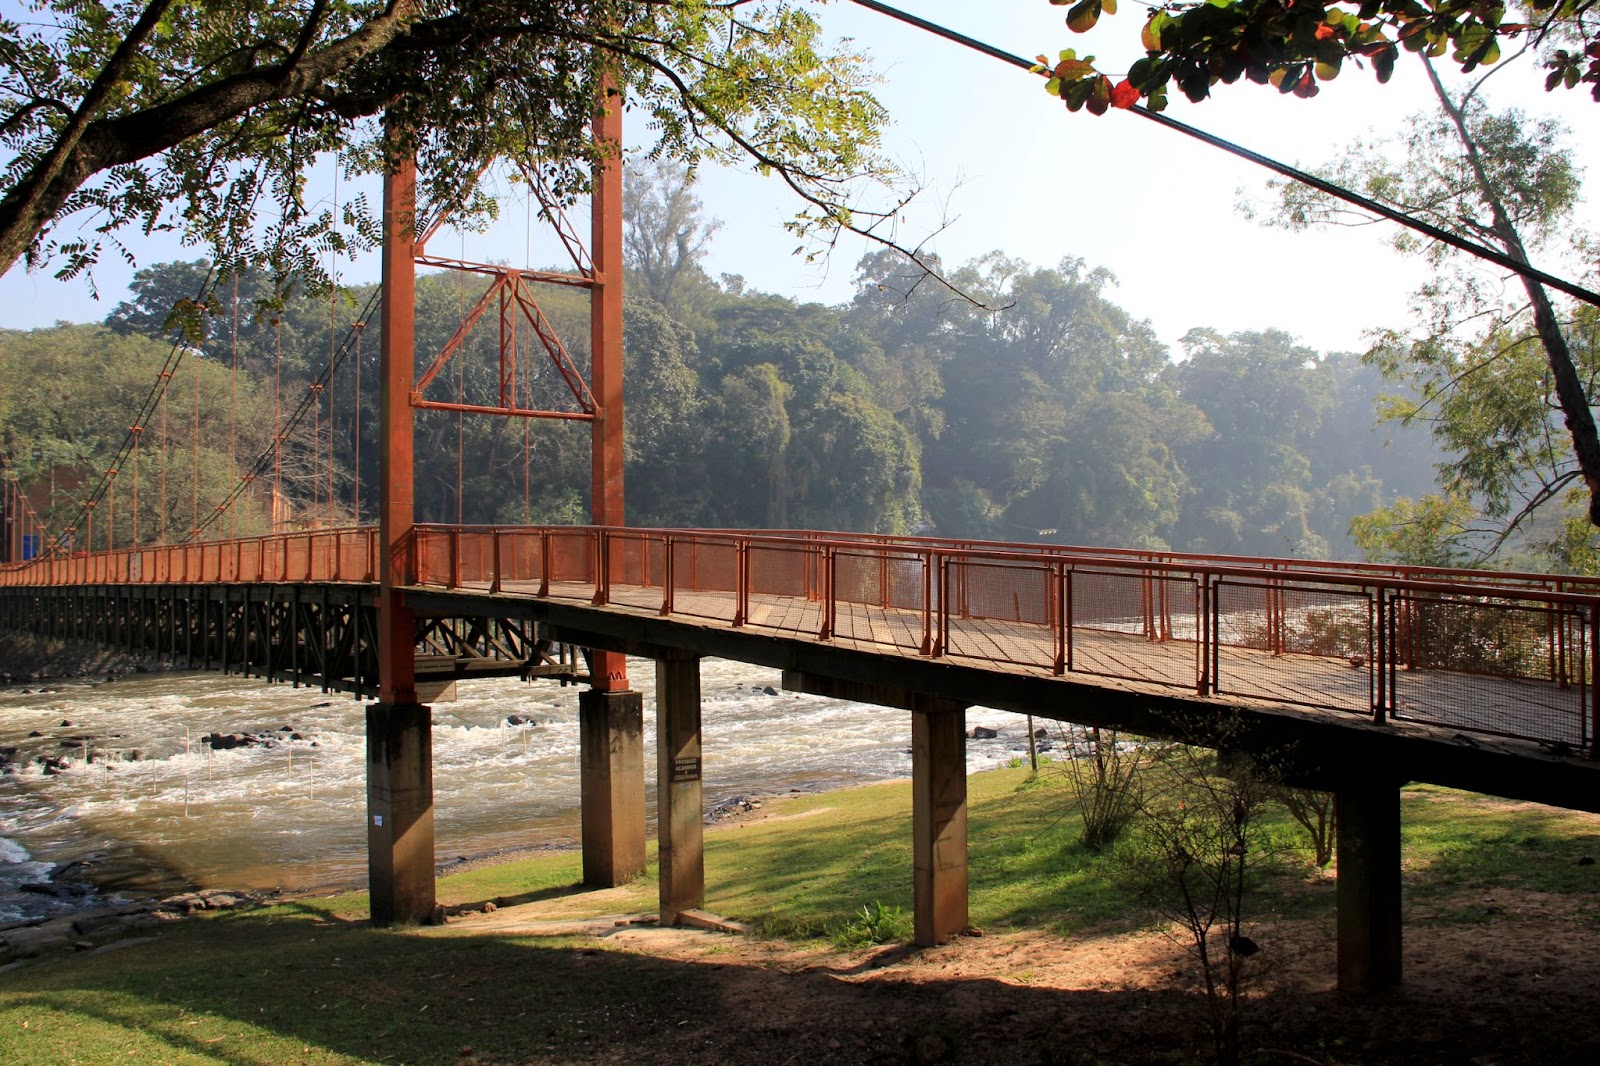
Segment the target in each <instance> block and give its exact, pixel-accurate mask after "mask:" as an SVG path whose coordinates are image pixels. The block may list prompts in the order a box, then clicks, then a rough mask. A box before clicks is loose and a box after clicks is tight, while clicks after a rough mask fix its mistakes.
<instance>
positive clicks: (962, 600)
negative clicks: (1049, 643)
mask: <svg viewBox="0 0 1600 1066" xmlns="http://www.w3.org/2000/svg"><path fill="white" fill-rule="evenodd" d="M1054 573H1055V570H1054V568H1053V567H1052V566H1050V565H1049V564H1048V563H1043V562H1022V561H1011V560H988V559H961V558H956V559H952V560H951V561H950V563H949V566H948V568H947V578H946V580H945V591H946V592H947V593H948V601H947V602H948V603H949V610H950V616H951V618H952V619H954V618H956V617H958V616H959V617H961V618H974V619H985V620H992V621H1000V622H1027V623H1030V624H1032V625H1042V626H1047V625H1050V624H1051V622H1053V621H1054V619H1055V611H1054V603H1053V599H1054V596H1053V593H1052V591H1051V585H1052V578H1053V575H1054Z"/></svg>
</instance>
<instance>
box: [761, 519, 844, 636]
mask: <svg viewBox="0 0 1600 1066" xmlns="http://www.w3.org/2000/svg"><path fill="white" fill-rule="evenodd" d="M824 567H825V562H824V555H823V553H822V550H821V549H820V548H819V547H817V546H816V545H813V544H763V543H760V542H759V541H756V542H752V543H751V544H749V545H748V546H747V547H746V549H745V573H746V577H745V580H746V582H747V583H748V589H747V596H746V599H747V601H748V603H747V607H746V610H747V613H746V616H745V625H748V626H754V627H756V628H758V629H771V630H776V631H778V632H781V633H806V634H817V633H820V632H821V631H822V626H823V620H824V617H825V615H826V610H827V605H826V603H825V601H824V597H823V586H824V584H825V583H826V577H825V570H824Z"/></svg>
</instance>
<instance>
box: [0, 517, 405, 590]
mask: <svg viewBox="0 0 1600 1066" xmlns="http://www.w3.org/2000/svg"><path fill="white" fill-rule="evenodd" d="M377 541H378V532H377V530H376V529H372V528H367V527H352V528H348V529H317V530H306V531H301V532H293V533H276V534H271V535H267V536H259V537H237V538H234V539H231V540H211V541H197V542H195V543H192V544H174V545H167V546H163V547H141V548H118V549H116V550H115V551H104V552H96V553H94V554H92V555H91V554H88V553H78V554H73V555H62V556H50V557H46V558H41V559H35V560H33V561H31V562H28V563H24V564H22V565H19V566H13V567H7V568H5V569H0V587H8V586H9V587H15V586H51V585H141V584H143V585H149V584H157V585H169V584H170V585H209V584H228V583H249V582H325V581H334V582H357V583H362V582H366V583H370V582H373V581H376V580H377V579H378V571H377V559H378V552H377Z"/></svg>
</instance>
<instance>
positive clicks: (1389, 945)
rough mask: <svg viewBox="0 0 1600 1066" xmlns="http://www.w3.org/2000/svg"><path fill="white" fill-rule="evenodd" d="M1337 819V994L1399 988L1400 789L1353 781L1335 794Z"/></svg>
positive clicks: (1394, 786) (1366, 992) (1391, 784)
mask: <svg viewBox="0 0 1600 1066" xmlns="http://www.w3.org/2000/svg"><path fill="white" fill-rule="evenodd" d="M1334 797H1335V803H1336V810H1337V812H1338V817H1339V828H1338V861H1339V866H1338V870H1339V883H1338V889H1337V901H1338V911H1339V914H1338V941H1339V989H1340V991H1343V992H1355V993H1364V994H1370V993H1377V992H1385V991H1387V990H1389V989H1391V988H1393V987H1395V986H1396V985H1398V984H1399V983H1400V939H1401V934H1400V787H1399V785H1398V784H1397V783H1394V782H1372V781H1358V782H1353V783H1350V784H1345V785H1340V786H1339V787H1338V788H1337V789H1336V791H1335V793H1334Z"/></svg>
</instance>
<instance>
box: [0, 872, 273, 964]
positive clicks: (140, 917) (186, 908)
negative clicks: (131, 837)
mask: <svg viewBox="0 0 1600 1066" xmlns="http://www.w3.org/2000/svg"><path fill="white" fill-rule="evenodd" d="M262 902H263V901H262V899H261V898H259V897H256V896H252V895H249V894H247V893H242V892H224V891H221V890H215V889H213V890H207V891H204V892H184V893H180V894H179V895H175V896H168V897H166V898H165V899H146V900H139V901H137V902H133V903H114V904H110V905H107V906H102V907H94V908H92V909H89V910H81V911H76V912H74V913H72V914H67V915H62V916H60V917H55V918H34V919H26V920H23V921H18V922H10V923H7V924H4V925H0V973H4V972H6V971H7V970H13V969H16V968H17V967H19V966H24V965H26V964H27V963H28V962H29V961H30V960H32V959H34V958H37V957H40V956H44V955H50V954H57V953H67V952H86V953H90V954H93V953H98V952H102V951H113V950H116V949H118V948H124V947H129V946H131V945H133V944H142V943H145V942H146V941H148V940H149V939H151V938H149V937H141V936H138V935H137V934H138V933H139V932H140V931H141V930H145V929H149V928H151V927H154V926H159V925H162V924H164V923H167V922H173V921H178V920H180V919H182V918H184V917H186V916H188V915H190V914H194V913H195V912H197V911H215V910H234V909H236V908H240V907H255V906H259V905H260V904H261V903H262Z"/></svg>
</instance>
